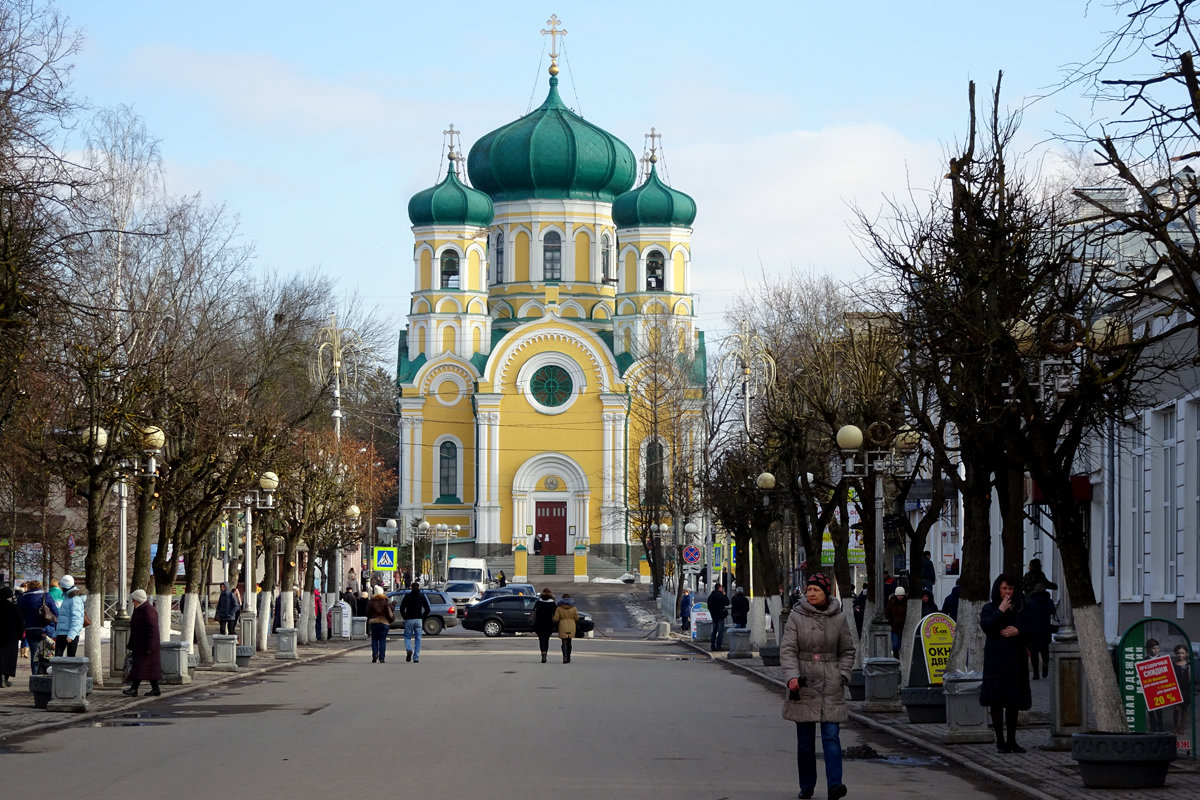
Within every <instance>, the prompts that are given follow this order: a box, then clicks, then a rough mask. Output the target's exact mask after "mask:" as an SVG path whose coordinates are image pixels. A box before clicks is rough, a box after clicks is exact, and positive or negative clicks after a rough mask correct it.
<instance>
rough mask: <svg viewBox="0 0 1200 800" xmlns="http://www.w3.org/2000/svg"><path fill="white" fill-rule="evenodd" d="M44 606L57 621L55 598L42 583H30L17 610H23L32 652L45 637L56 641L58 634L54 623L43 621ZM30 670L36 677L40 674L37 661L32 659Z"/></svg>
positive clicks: (18, 601)
mask: <svg viewBox="0 0 1200 800" xmlns="http://www.w3.org/2000/svg"><path fill="white" fill-rule="evenodd" d="M43 605H45V607H46V610H47V611H48V612H49V613H50V614H52V615H53V616H54V619H55V620H56V621H57V619H58V603H55V602H54V598H53V597H51V596H50V595H49V594H47V593H46V591H45V590H44V589H43V588H42V582H41V581H30V582H29V583H28V584H27V585H26V587H25V593H24V594H22V595H21V598H20V599H19V600H17V608H19V609H20V610H21V619H22V621H23V622H24V625H25V641H26V642H27V643H28V646H29V648H30V649H31V650H32V649H34V648H36V647H37V646H38V645H39V644H41V642H42V636H43V635H45V636H49V637H50V638H51V639H54V637H55V635H56V633H57V631H56V628H55V623H54V622H46V621H45V620H43V619H42V606H43ZM30 669H31V670H32V672H33V674H34V675H37V674H38V663H37V659H33V658H31V659H30Z"/></svg>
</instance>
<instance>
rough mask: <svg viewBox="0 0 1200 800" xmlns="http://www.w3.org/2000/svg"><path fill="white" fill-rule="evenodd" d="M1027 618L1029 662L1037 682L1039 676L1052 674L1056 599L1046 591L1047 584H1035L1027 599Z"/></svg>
mask: <svg viewBox="0 0 1200 800" xmlns="http://www.w3.org/2000/svg"><path fill="white" fill-rule="evenodd" d="M1025 616H1026V619H1027V620H1028V625H1029V629H1028V631H1027V633H1026V640H1027V644H1028V646H1029V661H1030V666H1032V667H1033V679H1034V680H1035V681H1036V680H1037V679H1038V676H1039V674H1040V675H1041V677H1043V678H1045V677H1046V676H1047V675H1049V674H1050V619H1051V618H1052V617H1053V616H1054V599H1053V598H1052V597H1050V592H1048V591H1046V585H1045V584H1043V583H1036V584H1034V586H1033V593H1032V594H1030V595H1029V596H1028V597H1026V598H1025ZM1039 661H1040V662H1041V666H1040V667H1039V666H1038V662H1039Z"/></svg>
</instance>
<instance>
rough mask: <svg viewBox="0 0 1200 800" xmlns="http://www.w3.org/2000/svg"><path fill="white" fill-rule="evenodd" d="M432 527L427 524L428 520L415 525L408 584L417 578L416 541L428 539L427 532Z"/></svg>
mask: <svg viewBox="0 0 1200 800" xmlns="http://www.w3.org/2000/svg"><path fill="white" fill-rule="evenodd" d="M432 527H433V526H432V525H430V524H429V520H427V519H423V520H421V524H419V525H417V533H416V534H415V535H414V536H413V541H412V571H411V572H410V573H409V580H410V582H411V581H413V580H416V578H417V539H428V538H429V530H430V528H432Z"/></svg>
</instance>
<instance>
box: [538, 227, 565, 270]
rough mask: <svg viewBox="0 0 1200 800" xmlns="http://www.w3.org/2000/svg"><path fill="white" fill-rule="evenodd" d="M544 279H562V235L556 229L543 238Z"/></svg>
mask: <svg viewBox="0 0 1200 800" xmlns="http://www.w3.org/2000/svg"><path fill="white" fill-rule="evenodd" d="M542 280H544V281H560V280H562V237H561V236H559V235H558V234H557V233H555V232H554V231H550V232H549V233H547V234H546V238H544V239H542Z"/></svg>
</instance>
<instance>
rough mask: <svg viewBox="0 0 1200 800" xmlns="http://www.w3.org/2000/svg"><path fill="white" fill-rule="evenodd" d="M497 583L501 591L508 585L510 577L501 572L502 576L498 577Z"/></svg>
mask: <svg viewBox="0 0 1200 800" xmlns="http://www.w3.org/2000/svg"><path fill="white" fill-rule="evenodd" d="M496 583H498V584H499V585H500V588H501V589H503V588H504V587H505V586H507V585H508V576H507V575H505V574H504V570H500V574H499V575H497V576H496Z"/></svg>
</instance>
